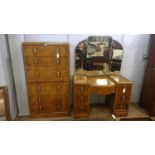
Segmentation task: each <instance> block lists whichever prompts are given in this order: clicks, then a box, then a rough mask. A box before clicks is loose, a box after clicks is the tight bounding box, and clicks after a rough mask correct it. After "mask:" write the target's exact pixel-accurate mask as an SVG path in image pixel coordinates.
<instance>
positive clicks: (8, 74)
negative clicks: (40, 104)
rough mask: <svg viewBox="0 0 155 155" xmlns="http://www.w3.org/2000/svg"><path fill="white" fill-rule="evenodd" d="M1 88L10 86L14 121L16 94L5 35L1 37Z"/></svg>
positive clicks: (10, 104) (11, 109)
mask: <svg viewBox="0 0 155 155" xmlns="http://www.w3.org/2000/svg"><path fill="white" fill-rule="evenodd" d="M0 86H8V94H9V106H10V114H11V118H12V119H14V118H15V117H16V114H17V100H16V92H15V87H14V79H13V72H12V66H11V58H10V53H9V49H8V44H7V40H6V35H3V34H1V35H0Z"/></svg>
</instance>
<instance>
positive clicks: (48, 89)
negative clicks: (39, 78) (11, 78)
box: [27, 82, 70, 95]
mask: <svg viewBox="0 0 155 155" xmlns="http://www.w3.org/2000/svg"><path fill="white" fill-rule="evenodd" d="M27 88H28V92H29V94H32V95H37V94H39V95H47V94H54V95H56V94H61V95H65V94H67V93H68V92H69V88H70V85H69V82H37V83H36V82H31V83H27Z"/></svg>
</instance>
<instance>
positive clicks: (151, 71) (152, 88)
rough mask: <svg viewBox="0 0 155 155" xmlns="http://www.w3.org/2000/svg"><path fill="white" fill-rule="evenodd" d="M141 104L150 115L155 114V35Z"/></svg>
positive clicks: (152, 39) (152, 40) (151, 43)
mask: <svg viewBox="0 0 155 155" xmlns="http://www.w3.org/2000/svg"><path fill="white" fill-rule="evenodd" d="M140 105H142V106H143V107H145V108H146V109H147V110H148V112H149V113H150V115H155V35H152V38H151V41H150V53H149V59H148V64H147V67H146V71H145V77H144V82H143V88H142V93H141V98H140Z"/></svg>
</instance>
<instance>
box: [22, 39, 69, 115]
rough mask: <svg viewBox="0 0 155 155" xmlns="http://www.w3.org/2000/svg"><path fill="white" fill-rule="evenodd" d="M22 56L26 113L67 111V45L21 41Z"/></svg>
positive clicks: (57, 113) (43, 113)
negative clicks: (25, 84)
mask: <svg viewBox="0 0 155 155" xmlns="http://www.w3.org/2000/svg"><path fill="white" fill-rule="evenodd" d="M23 59H24V66H25V75H26V82H27V92H28V100H29V109H30V114H31V115H32V116H33V115H37V114H38V115H42V116H43V115H47V114H48V115H49V114H50V115H51V116H65V115H68V114H69V109H70V108H69V105H70V104H69V94H70V93H69V92H70V83H69V81H70V72H69V68H70V67H69V45H68V44H67V43H49V42H24V43H23Z"/></svg>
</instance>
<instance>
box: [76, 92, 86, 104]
mask: <svg viewBox="0 0 155 155" xmlns="http://www.w3.org/2000/svg"><path fill="white" fill-rule="evenodd" d="M88 102H89V97H88V95H87V96H86V95H80V96H79V95H76V94H75V96H74V103H75V104H82V105H84V104H88Z"/></svg>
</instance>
